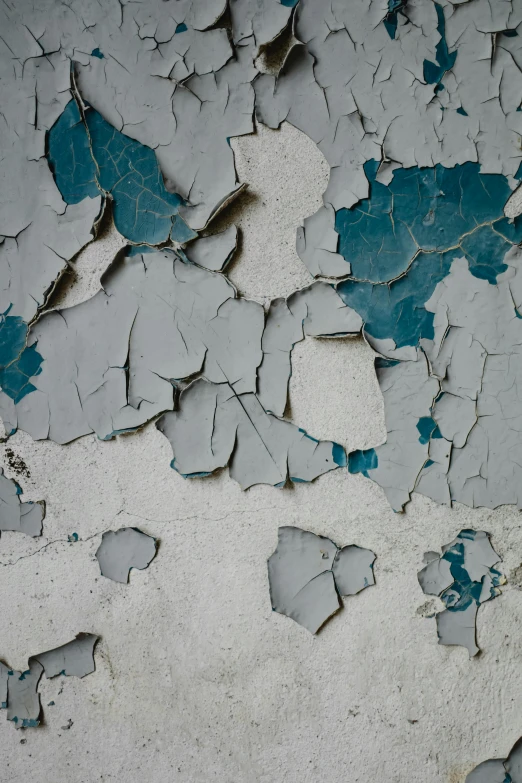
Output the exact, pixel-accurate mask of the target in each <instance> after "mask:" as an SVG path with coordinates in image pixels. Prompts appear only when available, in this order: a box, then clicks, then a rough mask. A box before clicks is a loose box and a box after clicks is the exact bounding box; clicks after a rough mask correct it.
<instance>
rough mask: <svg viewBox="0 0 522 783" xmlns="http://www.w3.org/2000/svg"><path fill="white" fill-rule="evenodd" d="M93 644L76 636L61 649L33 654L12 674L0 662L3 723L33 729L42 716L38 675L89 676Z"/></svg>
mask: <svg viewBox="0 0 522 783" xmlns="http://www.w3.org/2000/svg"><path fill="white" fill-rule="evenodd" d="M97 641H98V637H97V636H95V635H94V634H90V633H80V634H78V635H77V636H76V638H75V639H73V640H72V641H70V642H68V643H67V644H64V645H62V646H61V647H56V649H54V650H48V651H47V652H43V653H39V654H37V655H33V656H32V657H31V658H29V661H28V667H29V668H28V669H27V670H26V671H24V672H19V671H14V670H13V669H10V668H9V667H8V666H7V665H6V664H5V663H2V662H1V661H0V709H5V710H7V720H10V721H12V722H13V723H14V725H15V727H16V728H17V729H29V728H36V727H37V726H38V725H39V724H40V721H41V713H42V707H41V704H40V695H39V693H38V684H39V682H40V679H41V677H42V675H43V674H44V673H45V676H46V677H47V678H48V679H50V678H51V677H57V676H58V675H60V674H63V675H64V676H66V677H80V678H82V677H86V676H87V675H88V674H92V672H93V671H94V670H95V665H94V648H95V646H96V642H97Z"/></svg>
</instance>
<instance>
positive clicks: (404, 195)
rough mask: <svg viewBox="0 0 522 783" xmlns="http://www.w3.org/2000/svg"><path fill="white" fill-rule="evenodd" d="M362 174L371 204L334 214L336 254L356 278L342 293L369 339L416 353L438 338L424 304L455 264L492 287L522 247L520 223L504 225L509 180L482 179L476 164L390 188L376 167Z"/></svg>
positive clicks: (405, 177)
mask: <svg viewBox="0 0 522 783" xmlns="http://www.w3.org/2000/svg"><path fill="white" fill-rule="evenodd" d="M364 168H365V173H366V176H367V177H368V180H369V187H370V193H369V197H368V198H367V199H363V200H361V201H360V202H358V203H357V204H356V205H354V206H353V207H352V208H351V209H341V210H339V211H338V212H337V214H336V220H335V227H336V230H337V232H338V233H339V248H338V251H339V253H341V254H342V255H343V256H344V257H345V258H346V260H347V261H349V262H350V263H351V265H352V275H353V278H352V279H348V280H346V281H343V282H342V283H340V284H339V285H338V287H337V290H338V293H339V294H340V296H341V297H342V299H343V301H344V302H345V303H346V304H348V305H349V306H350V307H353V308H354V309H355V310H356V311H357V312H358V313H359V314H360V316H361V317H362V319H363V320H364V322H365V329H366V332H367V333H368V334H370V335H371V336H373V337H375V338H378V339H386V338H391V339H393V340H394V341H395V343H396V345H397V347H399V348H400V347H403V346H406V345H413V346H415V345H418V343H419V340H420V339H421V338H428V339H431V338H433V314H432V313H429V312H427V311H426V309H425V303H426V302H427V301H428V299H429V298H430V297H431V295H432V294H433V292H434V290H435V287H436V285H437V283H439V282H440V281H441V280H442V279H443V278H444V277H445V276H446V275H447V274H448V273H449V270H450V267H451V264H452V262H453V260H454V259H455V258H459V257H462V256H464V257H465V258H466V259H467V261H468V264H469V269H470V272H471V273H472V274H473V275H475V277H478V278H480V279H482V280H487V281H488V282H489V283H491V284H493V283H495V282H496V279H497V276H498V275H499V274H501V273H502V272H504V271H505V270H506V269H507V266H506V265H505V264H504V256H505V254H506V252H507V251H508V250H509V249H510V247H511V246H512V244H518V243H519V242H521V241H522V219H520V218H516V219H515V220H514V221H513V222H509V220H508V219H507V218H505V217H504V214H503V208H504V204H505V203H506V201H507V200H508V198H509V196H510V195H511V190H510V188H509V185H508V182H507V179H506V178H505V177H504V176H502V175H500V174H481V173H480V166H479V165H478V164H476V163H464V164H462V165H459V166H455V167H454V168H452V169H446V168H444V167H443V166H440V165H437V166H435V167H434V168H425V169H421V168H418V167H416V166H415V167H412V168H409V169H398V170H396V171H395V172H394V177H393V179H392V181H391V183H390V184H389V186H386V185H382V184H381V183H379V182H377V181H376V179H375V176H376V173H377V169H378V162H377V161H373V160H372V161H368V163H366V164H365V167H364ZM418 248H420V251H419V250H418ZM449 248H451V249H449ZM412 259H413V260H412ZM354 278H356V279H354ZM370 281H371V282H370ZM382 283H387V285H382Z"/></svg>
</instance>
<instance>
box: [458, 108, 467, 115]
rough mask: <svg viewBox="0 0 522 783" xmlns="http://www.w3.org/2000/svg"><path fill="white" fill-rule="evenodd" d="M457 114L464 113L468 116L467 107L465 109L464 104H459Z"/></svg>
mask: <svg viewBox="0 0 522 783" xmlns="http://www.w3.org/2000/svg"><path fill="white" fill-rule="evenodd" d="M457 114H462V116H463V117H467V116H468V112H467V111H466V110H465V109H463V108H462V106H459V108H458V109H457Z"/></svg>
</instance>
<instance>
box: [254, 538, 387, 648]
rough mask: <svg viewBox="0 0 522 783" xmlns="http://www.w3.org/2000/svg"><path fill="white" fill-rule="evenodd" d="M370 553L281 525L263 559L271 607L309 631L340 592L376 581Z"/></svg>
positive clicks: (333, 608)
mask: <svg viewBox="0 0 522 783" xmlns="http://www.w3.org/2000/svg"><path fill="white" fill-rule="evenodd" d="M375 557H376V556H375V554H374V553H373V552H371V551H370V550H369V549H362V548H361V547H358V546H347V547H343V549H339V548H338V547H337V546H336V544H334V543H333V541H331V540H330V539H329V538H324V537H323V536H317V535H316V534H315V533H311V532H309V531H307V530H300V529H299V528H297V527H286V526H285V527H280V528H279V531H278V543H277V548H276V550H275V552H274V553H273V554H272V555H271V556H270V557H269V559H268V581H269V584H270V599H271V601H272V608H273V610H274V611H276V612H279V613H280V614H285V615H286V616H287V617H290V618H292V620H295V621H296V623H299V624H300V625H302V626H304V628H306V629H307V630H309V631H310V632H311V633H317V631H318V630H319V629H320V628H321V626H322V625H324V623H325V622H326V621H327V620H328V619H329V618H330V617H332V615H334V614H335V613H336V612H337V611H338V610H339V609H340V608H341V606H342V602H341V599H340V596H343V595H355V594H356V593H358V592H360V591H361V590H363V589H364V588H365V587H368V586H370V585H373V584H375V580H374V576H373V563H374V561H375Z"/></svg>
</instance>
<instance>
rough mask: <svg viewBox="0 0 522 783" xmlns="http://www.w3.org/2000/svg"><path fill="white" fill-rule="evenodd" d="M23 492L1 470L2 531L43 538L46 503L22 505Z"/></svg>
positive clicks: (0, 504) (0, 526)
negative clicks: (21, 496)
mask: <svg viewBox="0 0 522 783" xmlns="http://www.w3.org/2000/svg"><path fill="white" fill-rule="evenodd" d="M21 494H22V490H21V488H20V486H19V485H18V484H17V483H16V481H14V480H13V479H8V478H7V476H5V475H4V471H3V469H2V468H0V531H2V530H4V531H7V530H13V531H16V532H19V533H25V534H26V535H28V536H33V537H36V536H41V535H42V527H43V519H44V517H45V502H44V501H43V500H40V501H38V502H37V503H31V502H28V503H22V501H21V500H20V495H21Z"/></svg>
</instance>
